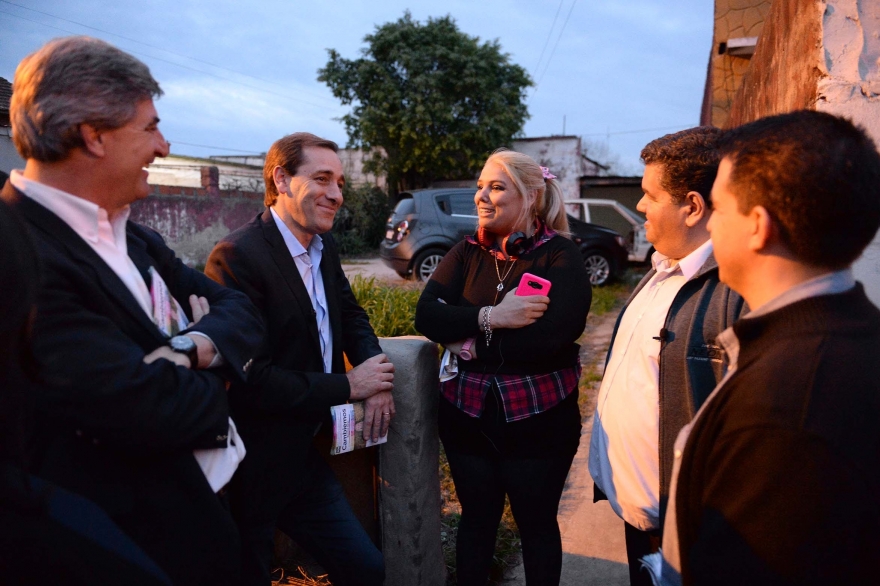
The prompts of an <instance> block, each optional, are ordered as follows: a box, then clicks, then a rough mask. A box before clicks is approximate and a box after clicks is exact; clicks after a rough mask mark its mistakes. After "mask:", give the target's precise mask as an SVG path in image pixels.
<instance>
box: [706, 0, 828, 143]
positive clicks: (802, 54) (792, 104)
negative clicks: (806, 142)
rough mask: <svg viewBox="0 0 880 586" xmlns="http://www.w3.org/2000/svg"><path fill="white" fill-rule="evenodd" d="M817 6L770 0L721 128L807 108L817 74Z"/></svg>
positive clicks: (812, 100) (819, 57) (812, 0)
mask: <svg viewBox="0 0 880 586" xmlns="http://www.w3.org/2000/svg"><path fill="white" fill-rule="evenodd" d="M821 15H822V6H821V3H820V2H816V1H815V0H806V1H804V0H794V1H791V0H788V1H786V0H783V1H780V2H775V3H774V4H773V6H772V8H771V10H770V13H769V14H768V15H767V21H766V23H765V25H764V29H763V31H764V32H763V35H762V36H761V37H760V38H759V39H758V46H757V47H756V48H755V54H754V56H753V57H752V59H751V67H750V68H749V70H748V72H747V74H746V75H745V77H744V79H743V80H742V84H741V85H740V87H739V89H738V90H737V92H736V95H735V98H734V99H733V102H732V104H731V107H730V116H729V118H728V120H727V122H726V123H725V124H722V125H721V126H723V127H733V126H738V125H740V124H742V123H743V122H747V121H749V120H755V119H756V118H760V117H761V116H768V115H771V114H778V113H781V112H790V111H792V110H800V109H804V108H812V107H813V105H814V104H815V102H816V91H817V82H818V80H819V79H820V78H821V77H822V70H821V68H820V64H821V61H822V23H821Z"/></svg>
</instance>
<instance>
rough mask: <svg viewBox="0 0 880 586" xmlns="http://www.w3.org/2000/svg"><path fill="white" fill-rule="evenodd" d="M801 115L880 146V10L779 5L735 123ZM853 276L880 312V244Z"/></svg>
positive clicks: (816, 1)
mask: <svg viewBox="0 0 880 586" xmlns="http://www.w3.org/2000/svg"><path fill="white" fill-rule="evenodd" d="M801 108H808V109H815V110H819V111H822V112H828V113H831V114H835V115H838V116H845V117H847V118H849V119H851V120H852V121H853V122H855V123H856V124H859V125H860V126H862V127H864V128H865V129H866V130H867V131H868V133H869V134H870V135H871V136H872V137H873V139H874V142H875V143H878V144H880V3H877V2H866V1H863V0H775V1H774V2H773V6H772V8H771V10H770V13H769V14H768V15H767V24H766V26H765V27H764V32H763V34H762V35H761V37H760V39H759V41H758V46H757V48H756V51H755V55H754V57H753V58H752V64H751V70H750V71H749V72H748V76H747V78H746V79H745V80H744V83H743V86H742V88H741V91H739V92H738V93H737V95H736V101H735V103H734V104H733V107H732V115H731V120H730V123H731V124H741V123H744V122H749V121H752V120H755V119H757V118H760V117H762V116H768V115H771V114H777V113H781V112H788V111H792V110H796V109H801ZM816 140H821V137H816ZM853 269H854V272H855V274H856V278H857V279H858V280H859V281H861V282H862V283H863V284H864V285H865V290H866V292H867V293H868V297H870V298H871V300H872V301H873V302H874V303H875V304H877V305H880V239H878V238H877V237H875V239H874V242H872V243H871V245H869V247H868V249H867V250H866V251H865V253H864V254H863V255H862V257H861V258H860V259H859V260H857V261H856V262H855V264H854V265H853Z"/></svg>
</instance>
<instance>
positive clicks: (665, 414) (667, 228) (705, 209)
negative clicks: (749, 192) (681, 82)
mask: <svg viewBox="0 0 880 586" xmlns="http://www.w3.org/2000/svg"><path fill="white" fill-rule="evenodd" d="M720 134H721V131H720V130H718V129H715V128H708V127H699V128H691V129H689V130H683V131H681V132H677V133H675V134H669V135H666V136H663V137H661V138H658V139H656V140H654V141H652V142H651V143H649V144H648V145H647V146H646V147H645V148H644V149H643V150H642V154H641V156H642V160H643V161H644V163H645V174H644V177H643V179H642V190H643V191H644V194H645V195H644V197H642V199H641V201H640V202H639V205H638V210H639V211H640V212H642V213H644V214H645V216H646V217H647V221H646V222H645V228H646V232H647V239H648V241H650V242H651V243H652V244H653V245H654V248H655V249H656V252H655V253H654V255H653V256H652V258H651V263H652V270H651V271H650V272H649V273H648V274H647V275H645V277H644V278H643V279H642V281H641V282H640V283H639V285H638V287H636V290H635V291H634V292H633V294H632V296H631V297H630V299H629V300H628V301H627V304H626V307H624V309H623V311H622V312H621V314H620V316H619V317H618V320H617V324H616V325H615V329H614V336H613V338H612V343H611V348H610V350H609V352H608V357H607V360H606V367H605V376H604V378H603V380H602V385H601V388H600V390H599V401H598V405H597V408H596V416H595V419H594V421H593V435H592V438H591V441H590V459H589V467H590V474H591V475H592V477H593V480H594V481H595V487H596V495H595V496H596V500H601V499H605V498H607V499H608V501H609V503H610V504H611V507H612V509H614V512H615V513H617V515H618V516H620V517H621V518H622V519H623V521H624V528H625V529H624V533H625V537H626V549H627V558H628V561H629V568H630V583H631V584H632V585H633V586H635V585H641V584H650V578H649V576H648V574H647V573H646V572H640V565H639V558H640V557H642V556H644V555H646V554H648V553H651V552H653V551H657V549H658V548H659V546H660V536H661V534H662V522H663V514H664V511H665V508H666V500H667V499H668V494H669V479H670V475H671V471H672V460H673V455H672V451H673V443H674V441H675V437H676V435H677V434H678V431H679V429H681V428H682V427H683V426H684V425H685V424H686V423H687V422H688V421H690V419H691V418H692V417H693V416H694V414H695V412H696V410H697V409H698V408H699V406H700V405H701V404H702V402H703V400H704V399H705V398H706V397H707V396H708V395H709V393H711V392H712V389H713V388H714V387H715V385H716V384H717V383H718V381H719V380H720V379H721V377H722V376H723V375H724V371H725V367H726V364H725V362H724V357H723V356H724V355H723V352H721V350H720V348H719V347H718V346H717V345H716V344H715V336H716V335H717V334H718V333H720V332H721V331H723V330H724V329H725V328H727V327H728V326H730V325H731V324H732V323H733V322H734V321H735V320H736V318H737V317H738V316H739V314H740V311H741V310H742V304H743V302H742V299H741V298H740V297H739V296H738V295H737V294H736V293H734V292H733V291H731V290H730V289H729V288H728V287H727V286H726V285H723V284H721V283H720V282H719V280H718V265H717V264H716V262H715V259H714V257H713V255H712V242H711V241H710V240H709V232H708V230H707V229H706V224H707V223H708V221H709V216H710V214H711V201H710V192H711V188H712V182H713V181H714V180H715V175H716V173H717V170H718V163H719V160H720V155H719V153H718V149H717V141H718V139H719V136H720Z"/></svg>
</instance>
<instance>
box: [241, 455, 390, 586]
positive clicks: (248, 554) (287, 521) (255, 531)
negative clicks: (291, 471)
mask: <svg viewBox="0 0 880 586" xmlns="http://www.w3.org/2000/svg"><path fill="white" fill-rule="evenodd" d="M304 476H305V477H306V478H307V481H306V482H305V483H304V485H303V487H302V488H301V489H300V490H299V491H297V492H296V493H295V494H293V495H291V499H290V501H289V502H288V504H287V506H286V507H285V508H284V509H283V510H282V511H281V513H280V514H279V515H278V516H277V519H274V520H270V519H267V520H266V521H265V522H263V523H261V524H259V525H252V526H250V527H242V528H241V529H242V535H241V540H242V575H243V577H244V580H243V583H244V584H248V585H253V586H268V585H269V584H270V583H271V577H270V572H271V567H270V566H271V564H272V551H273V544H274V534H275V529H276V527H277V528H278V529H280V530H281V531H282V532H283V533H285V534H286V535H287V536H288V537H290V538H291V539H293V540H294V541H296V542H297V544H299V546H300V547H302V548H303V549H304V550H306V551H307V552H308V553H309V554H310V555H312V556H313V557H314V558H315V559H316V560H317V561H318V563H319V564H321V566H322V567H323V568H324V569H325V570H326V571H327V573H328V574H329V578H330V581H331V582H332V583H333V585H334V586H356V585H357V586H382V583H383V582H384V581H385V562H384V559H383V558H382V553H381V552H380V551H379V550H378V549H377V548H376V546H375V545H374V544H373V541H372V540H371V539H370V536H369V535H367V532H366V531H364V528H363V526H362V525H361V524H360V521H358V520H357V518H356V517H355V515H354V512H353V511H352V510H351V507H350V506H349V504H348V501H347V500H346V498H345V494H344V493H343V490H342V485H340V484H339V481H338V480H336V477H335V476H334V474H333V471H332V470H330V467H329V466H328V465H327V463H326V462H325V461H324V459H323V458H321V456H320V455H319V454H318V452H317V451H316V450H315V449H314V448H313V449H311V450H310V451H309V458H308V462H307V463H306V466H305V470H304Z"/></svg>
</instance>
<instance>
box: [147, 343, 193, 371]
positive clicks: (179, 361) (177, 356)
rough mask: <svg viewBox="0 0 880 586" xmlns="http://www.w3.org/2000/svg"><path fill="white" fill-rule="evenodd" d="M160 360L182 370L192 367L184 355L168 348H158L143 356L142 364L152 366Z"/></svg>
mask: <svg viewBox="0 0 880 586" xmlns="http://www.w3.org/2000/svg"><path fill="white" fill-rule="evenodd" d="M206 341H207V340H206ZM160 358H164V359H165V360H170V361H171V362H173V363H174V364H176V365H177V366H182V367H184V368H192V365H191V364H190V362H189V358H187V356H186V354H181V353H180V352H175V351H174V350H172V349H171V347H170V346H159V347H158V348H156V349H155V350H153V351H152V352H150V353H149V354H147V355H146V356H144V362H145V363H147V364H152V363H154V362H156V361H157V360H159V359H160Z"/></svg>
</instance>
